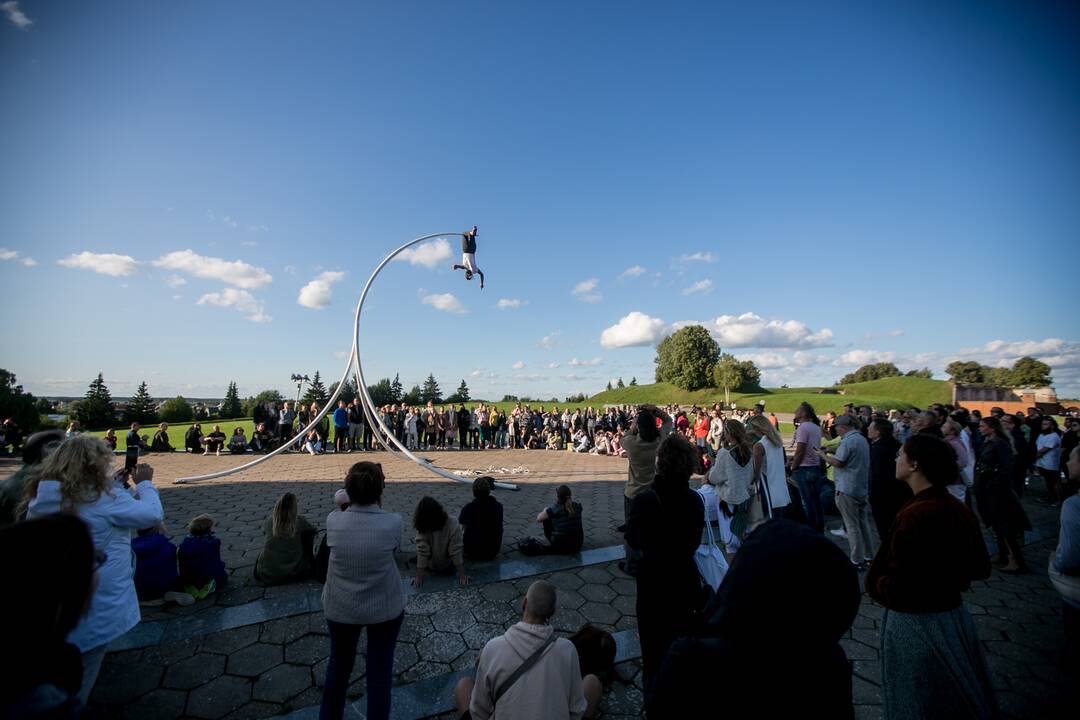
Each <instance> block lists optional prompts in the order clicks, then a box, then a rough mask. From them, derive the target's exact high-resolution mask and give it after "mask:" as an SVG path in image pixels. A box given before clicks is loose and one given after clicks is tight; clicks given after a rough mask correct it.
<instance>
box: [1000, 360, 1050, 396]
mask: <svg viewBox="0 0 1080 720" xmlns="http://www.w3.org/2000/svg"><path fill="white" fill-rule="evenodd" d="M1009 379H1010V381H1011V383H1012V386H1013V387H1018V388H1035V387H1046V386H1047V385H1050V384H1051V383H1052V382H1053V378H1052V377H1050V366H1049V365H1047V364H1046V363H1044V362H1043V361H1042V360H1036V359H1035V358H1033V357H1031V356H1029V355H1025V356H1024V357H1022V358H1020V359H1019V360H1017V361H1016V362H1015V363H1013V366H1012V372H1011V373H1010V378H1009Z"/></svg>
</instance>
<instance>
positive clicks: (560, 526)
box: [536, 485, 585, 555]
mask: <svg viewBox="0 0 1080 720" xmlns="http://www.w3.org/2000/svg"><path fill="white" fill-rule="evenodd" d="M536 522H538V523H542V524H543V526H544V537H546V538H547V540H548V544H547V545H543V544H540V545H539V548H537V550H538V554H543V555H570V554H572V553H576V552H578V551H579V550H581V546H582V545H583V544H584V543H585V531H584V530H583V529H582V527H581V503H579V502H575V501H574V500H573V499H572V498H571V496H570V486H569V485H560V486H559V487H558V488H556V489H555V504H554V505H552V506H550V507H546V508H544V509H543V510H542V511H540V514H539V515H537V516H536Z"/></svg>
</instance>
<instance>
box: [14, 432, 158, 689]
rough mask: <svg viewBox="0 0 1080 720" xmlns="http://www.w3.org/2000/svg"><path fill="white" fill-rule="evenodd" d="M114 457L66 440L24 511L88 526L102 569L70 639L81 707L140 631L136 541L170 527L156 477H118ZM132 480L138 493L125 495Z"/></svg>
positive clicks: (82, 440) (99, 445) (147, 471)
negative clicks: (125, 640) (104, 665)
mask: <svg viewBox="0 0 1080 720" xmlns="http://www.w3.org/2000/svg"><path fill="white" fill-rule="evenodd" d="M112 463H113V454H112V451H111V450H110V449H109V446H108V445H106V444H105V443H104V442H103V441H102V440H100V439H99V438H94V437H91V436H89V435H75V436H73V437H70V438H68V439H67V440H65V441H64V442H63V443H61V444H60V446H59V447H58V448H57V449H56V450H55V451H53V452H52V454H51V455H48V456H46V457H45V459H44V460H42V462H41V464H40V465H38V466H37V468H36V469H35V471H34V474H33V476H32V477H31V479H30V482H29V484H28V485H27V488H26V495H25V497H24V499H23V505H24V507H25V508H26V517H27V519H28V520H32V519H34V518H37V517H42V516H45V515H52V514H55V513H58V512H70V513H74V514H75V515H77V516H79V518H81V519H82V520H83V522H84V523H86V526H87V528H88V529H89V531H90V537H91V539H92V540H93V543H94V548H95V551H96V552H97V557H98V561H99V562H100V563H101V567H100V569H99V570H98V577H99V580H98V585H97V588H96V589H95V591H94V594H93V597H92V598H91V600H90V609H89V611H88V612H87V613H86V615H85V616H84V617H83V618H82V619H81V620H80V621H79V623H78V625H76V626H75V629H74V630H73V631H72V632H71V634H70V635H68V642H70V643H72V644H73V645H75V646H77V647H78V648H79V651H80V652H81V653H82V665H83V677H82V686H81V688H80V689H79V699H80V700H81V701H82V702H83V704H84V705H85V704H86V700H87V699H88V698H89V697H90V691H91V690H92V689H93V687H94V682H95V681H96V680H97V675H98V671H99V670H100V669H101V661H102V659H103V658H104V657H105V648H106V646H108V644H109V643H110V642H112V641H113V640H115V639H116V638H118V637H120V636H121V635H123V634H124V633H126V632H127V631H128V630H130V629H131V628H133V627H135V626H136V625H138V624H139V619H140V615H139V598H138V596H137V595H136V593H135V579H134V573H133V572H132V569H131V565H132V554H131V533H132V531H133V530H138V529H139V528H145V527H151V526H154V525H158V524H160V523H161V522H162V521H163V520H164V512H163V511H162V509H161V500H160V499H159V498H158V493H157V490H156V489H155V488H154V484H153V483H152V482H151V481H152V480H153V477H154V470H153V468H151V467H150V466H149V465H147V464H145V463H141V464H139V465H137V466H136V467H135V470H134V472H132V473H127V472H125V471H123V470H119V471H114V470H113V465H112ZM129 477H133V480H134V482H135V489H134V491H132V490H129V489H127V487H126V486H127V480H128V478H129Z"/></svg>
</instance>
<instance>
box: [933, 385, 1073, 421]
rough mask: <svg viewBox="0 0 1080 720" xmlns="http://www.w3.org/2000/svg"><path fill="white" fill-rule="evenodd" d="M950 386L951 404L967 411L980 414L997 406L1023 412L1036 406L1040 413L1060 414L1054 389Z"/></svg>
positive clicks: (1006, 410)
mask: <svg viewBox="0 0 1080 720" xmlns="http://www.w3.org/2000/svg"><path fill="white" fill-rule="evenodd" d="M950 384H951V385H952V404H953V405H955V406H957V407H963V408H967V409H968V410H978V411H979V412H981V413H982V414H983V415H989V414H990V408H993V407H999V408H1001V409H1002V410H1004V411H1005V412H1007V413H1017V412H1026V411H1027V409H1028V408H1030V407H1037V408H1039V409H1040V410H1042V411H1043V412H1044V413H1047V414H1050V415H1057V414H1059V413H1061V409H1062V408H1061V403H1059V402H1058V398H1057V393H1056V392H1054V388H1051V387H1040V388H1007V387H1000V386H998V385H982V384H977V385H976V384H970V385H968V384H962V383H950Z"/></svg>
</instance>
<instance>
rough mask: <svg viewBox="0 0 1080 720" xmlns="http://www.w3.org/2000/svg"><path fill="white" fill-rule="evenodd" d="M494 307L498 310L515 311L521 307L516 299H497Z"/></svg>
mask: <svg viewBox="0 0 1080 720" xmlns="http://www.w3.org/2000/svg"><path fill="white" fill-rule="evenodd" d="M495 307H497V308H499V309H500V310H516V309H518V308H519V307H521V301H520V300H518V299H517V298H499V302H497V303H495Z"/></svg>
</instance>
